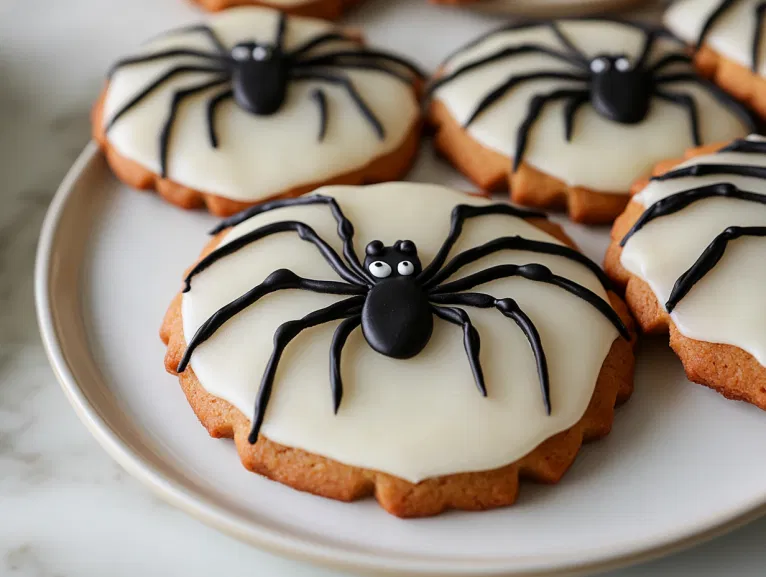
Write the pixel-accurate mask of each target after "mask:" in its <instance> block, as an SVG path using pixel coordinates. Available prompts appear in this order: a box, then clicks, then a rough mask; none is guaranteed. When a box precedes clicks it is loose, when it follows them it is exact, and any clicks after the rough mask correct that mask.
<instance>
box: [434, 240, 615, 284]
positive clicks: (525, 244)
mask: <svg viewBox="0 0 766 577" xmlns="http://www.w3.org/2000/svg"><path fill="white" fill-rule="evenodd" d="M502 250H515V251H527V252H535V253H539V254H550V255H555V256H561V257H564V258H567V259H569V260H571V261H574V262H577V263H579V264H582V265H584V266H585V267H586V268H587V269H588V270H590V271H591V272H592V273H593V274H594V275H596V277H598V280H599V281H600V282H601V284H602V285H603V286H604V288H606V289H610V288H611V286H612V282H611V281H610V280H609V277H607V276H606V274H605V273H604V271H603V270H601V267H599V266H598V265H597V264H596V263H595V262H593V261H592V260H590V259H589V258H588V257H587V256H585V255H584V254H582V253H581V252H578V251H576V250H575V249H573V248H570V247H568V246H566V245H564V244H557V243H553V242H546V241H544V240H531V239H528V238H524V237H522V236H518V235H517V236H504V237H500V238H496V239H494V240H491V241H489V242H487V243H485V244H482V245H480V246H477V247H475V248H471V249H468V250H466V251H464V252H461V253H459V254H457V255H455V257H454V258H452V260H450V261H449V262H448V263H447V264H446V265H445V266H444V268H442V269H441V270H439V271H438V272H437V273H436V274H435V275H434V276H433V277H431V279H430V280H428V282H426V283H424V284H423V288H425V289H426V290H429V289H430V288H431V287H434V286H437V285H438V284H439V283H440V282H442V281H443V280H445V279H447V278H449V277H450V276H452V275H453V274H455V273H456V272H457V271H458V270H460V269H461V268H463V267H464V266H466V265H468V264H471V263H473V262H476V261H478V260H480V259H482V258H484V257H485V256H489V255H491V254H494V253H496V252H500V251H502Z"/></svg>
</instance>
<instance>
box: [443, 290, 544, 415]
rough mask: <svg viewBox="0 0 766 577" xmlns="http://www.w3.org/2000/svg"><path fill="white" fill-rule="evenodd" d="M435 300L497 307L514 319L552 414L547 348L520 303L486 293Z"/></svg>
mask: <svg viewBox="0 0 766 577" xmlns="http://www.w3.org/2000/svg"><path fill="white" fill-rule="evenodd" d="M432 300H433V301H434V302H438V303H442V304H450V305H452V304H455V305H463V306H469V307H477V308H482V309H488V308H493V307H494V308H496V309H497V310H499V311H500V312H501V313H502V314H503V316H505V317H506V318H509V319H512V320H513V321H514V322H515V323H516V324H517V325H518V327H519V328H520V329H521V330H522V332H523V333H524V336H525V337H527V340H528V341H529V345H530V346H531V347H532V353H533V354H534V355H535V364H536V365H537V376H538V378H539V379H540V389H541V391H542V395H543V403H544V404H545V410H546V412H547V413H548V414H549V415H550V414H551V399H550V396H551V395H550V391H551V387H550V378H549V376H548V361H547V359H546V358H545V350H544V349H543V343H542V341H541V340H540V333H539V332H538V331H537V327H536V326H535V323H533V322H532V319H530V318H529V317H528V316H527V314H526V313H525V312H524V311H522V310H521V307H519V305H518V303H517V302H516V301H515V300H513V299H510V298H504V299H496V298H495V297H493V296H492V295H488V294H484V293H460V294H454V293H448V294H441V295H434V296H433V297H432Z"/></svg>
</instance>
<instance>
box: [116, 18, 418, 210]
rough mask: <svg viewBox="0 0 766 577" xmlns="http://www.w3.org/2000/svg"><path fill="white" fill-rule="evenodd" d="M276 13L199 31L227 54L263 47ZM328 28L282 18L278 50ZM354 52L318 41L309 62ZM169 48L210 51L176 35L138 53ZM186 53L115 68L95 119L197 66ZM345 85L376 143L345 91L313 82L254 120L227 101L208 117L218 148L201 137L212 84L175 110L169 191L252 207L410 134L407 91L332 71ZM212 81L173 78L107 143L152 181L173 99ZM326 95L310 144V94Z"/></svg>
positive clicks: (203, 43)
mask: <svg viewBox="0 0 766 577" xmlns="http://www.w3.org/2000/svg"><path fill="white" fill-rule="evenodd" d="M277 22H278V12H276V11H274V10H270V9H265V8H254V7H247V8H234V9H230V10H226V11H224V12H221V13H217V14H215V15H213V16H211V17H210V20H209V25H210V27H211V28H212V29H213V30H214V31H215V33H216V34H217V35H218V37H219V38H220V39H221V40H222V42H223V44H224V46H225V47H226V48H227V49H230V48H231V47H232V46H234V45H236V44H238V43H240V42H250V41H255V42H260V43H270V42H273V41H274V39H275V34H276V30H277ZM336 30H337V28H334V27H333V26H332V25H331V24H329V23H326V22H323V21H320V20H312V19H306V18H299V17H290V18H289V19H288V24H287V33H286V37H285V49H286V50H292V49H295V48H296V47H298V46H300V45H302V44H303V43H304V42H306V41H309V40H311V39H312V38H315V37H317V36H319V35H321V34H324V33H327V32H331V31H336ZM355 47H357V48H358V45H357V44H356V43H353V42H350V41H338V42H333V43H329V44H323V45H322V47H320V48H317V49H315V50H314V51H312V52H311V53H310V54H309V55H311V56H315V55H321V54H326V53H328V52H330V51H334V50H338V49H344V50H348V49H349V48H355ZM170 49H192V50H204V51H208V52H210V51H212V50H214V46H213V44H212V42H211V40H210V39H209V38H208V37H207V36H205V35H204V34H201V33H200V32H198V31H196V32H195V31H191V30H187V31H178V32H174V33H171V34H169V35H167V36H163V37H160V38H156V39H154V40H152V41H150V42H148V43H147V44H146V45H145V46H144V47H143V48H142V49H141V51H140V52H139V53H138V54H136V56H140V55H143V54H148V53H152V52H156V51H159V50H170ZM209 63H210V61H209V60H206V59H203V58H199V57H196V56H177V57H172V58H167V59H163V60H156V61H151V62H143V63H139V64H133V65H130V66H125V67H122V68H119V69H118V70H117V71H116V72H115V74H114V75H113V76H112V78H111V80H110V83H109V88H108V91H107V94H106V100H105V105H104V121H105V123H108V122H109V120H110V119H111V118H112V117H113V115H114V114H115V113H116V112H117V111H118V110H120V109H121V108H122V107H123V106H124V105H125V104H126V103H128V102H129V101H130V100H131V99H132V98H134V97H135V96H136V95H137V94H139V93H140V92H141V91H142V90H143V89H144V88H145V87H147V86H148V85H149V84H151V83H152V82H153V81H154V80H156V79H157V78H159V77H160V76H162V75H163V74H164V73H166V72H167V71H169V70H170V69H171V68H174V67H176V66H179V65H191V66H205V65H209ZM332 70H333V71H336V73H337V74H343V75H346V76H348V78H349V79H350V80H351V82H352V83H353V85H354V87H355V88H356V90H357V91H358V92H359V94H360V96H361V97H362V98H363V100H364V101H365V102H366V103H367V105H368V106H369V108H370V109H371V110H372V111H373V112H374V114H375V116H376V117H377V118H378V119H380V122H381V124H382V125H383V127H384V128H385V137H384V138H382V139H381V138H380V135H379V133H378V132H376V130H375V129H374V127H372V126H371V125H370V123H369V122H368V120H367V119H365V116H364V115H363V114H362V113H361V112H360V110H359V108H358V106H357V105H356V104H355V103H354V102H353V100H352V99H351V97H350V96H349V94H348V93H347V92H346V91H345V90H344V89H343V88H342V87H341V86H338V85H333V84H330V83H326V82H319V81H317V80H306V81H300V82H291V83H290V85H289V88H288V92H287V98H286V100H285V102H284V104H283V105H282V107H281V108H280V109H279V111H278V113H276V114H274V115H271V116H257V115H254V114H251V113H249V112H247V111H245V110H243V109H241V108H240V107H238V106H237V104H236V103H235V102H234V101H233V100H231V99H230V100H227V101H226V102H222V103H221V104H220V106H218V108H217V111H216V115H215V117H216V132H217V137H218V146H217V148H214V147H212V146H211V145H210V142H209V139H208V123H207V104H208V101H209V100H210V99H211V98H212V97H214V96H215V95H216V94H217V93H219V92H220V86H219V87H215V88H211V89H210V90H206V91H202V92H200V93H198V94H195V95H193V96H189V97H188V98H186V99H185V100H184V101H183V105H182V106H181V107H180V108H179V110H178V113H177V117H176V121H175V124H174V125H173V131H172V137H171V141H170V145H169V153H168V158H167V167H168V169H167V175H168V177H169V178H170V179H171V180H173V181H175V182H178V183H179V184H182V185H185V186H189V187H191V188H194V189H197V190H201V191H203V192H208V193H212V194H216V195H219V196H223V197H226V198H231V199H234V200H241V201H257V200H260V199H262V198H266V197H269V196H273V195H275V194H278V193H280V192H284V191H286V190H288V189H291V188H294V187H297V186H301V185H306V184H310V183H314V182H318V181H321V180H326V179H329V178H331V177H333V176H338V175H340V174H343V173H346V172H350V171H353V170H358V169H360V168H362V167H364V166H365V165H366V164H368V163H369V162H371V161H372V160H374V159H376V158H378V157H380V156H383V155H385V154H387V153H390V152H392V151H394V150H395V149H396V148H397V147H398V146H400V145H401V143H402V142H403V140H404V139H405V138H406V137H407V136H408V135H409V133H410V131H411V130H412V129H413V126H414V124H415V122H417V119H418V116H419V105H418V102H417V100H416V98H415V95H414V93H413V91H412V89H411V88H410V86H409V85H408V84H407V83H405V82H402V81H401V80H400V79H398V78H395V77H393V76H391V75H390V74H386V73H384V72H380V71H376V70H361V69H357V68H353V69H351V68H345V67H344V68H333V69H332ZM211 78H215V76H213V75H211V74H210V73H200V72H189V73H184V74H181V75H179V76H176V77H174V78H172V79H170V80H169V81H167V82H166V83H164V84H163V85H162V86H160V87H159V88H158V89H157V90H155V91H154V92H152V93H151V94H150V95H149V96H148V97H147V98H145V99H144V100H143V101H141V102H140V103H139V104H138V105H136V106H135V107H134V108H132V109H131V110H129V111H128V112H127V113H126V114H125V115H124V117H123V118H121V119H120V120H119V121H118V122H116V123H115V124H114V125H113V126H112V127H111V128H110V130H109V131H108V133H107V137H108V139H109V142H110V143H111V145H112V146H114V147H115V149H116V150H117V151H118V152H119V153H120V154H121V155H122V156H125V157H127V158H129V159H131V160H133V161H135V162H137V163H139V164H141V165H142V166H144V167H146V168H148V169H149V170H151V171H152V172H155V173H158V174H160V173H161V172H162V170H161V168H162V167H161V163H160V149H161V146H160V134H161V132H162V129H163V126H164V124H165V121H166V119H167V116H168V111H169V109H170V104H171V101H172V98H173V94H174V93H175V92H176V91H178V90H180V89H181V90H182V89H185V88H189V87H191V86H196V85H199V84H201V83H204V82H205V81H206V80H210V79H211ZM318 88H321V89H322V91H324V92H325V93H326V102H325V105H326V110H327V117H326V120H327V124H326V126H324V134H323V137H322V138H321V139H320V138H318V135H319V134H320V129H321V128H322V124H323V122H322V121H323V118H322V117H323V115H322V114H321V113H320V107H318V105H317V101H316V97H315V96H314V95H315V91H316V90H317V89H318Z"/></svg>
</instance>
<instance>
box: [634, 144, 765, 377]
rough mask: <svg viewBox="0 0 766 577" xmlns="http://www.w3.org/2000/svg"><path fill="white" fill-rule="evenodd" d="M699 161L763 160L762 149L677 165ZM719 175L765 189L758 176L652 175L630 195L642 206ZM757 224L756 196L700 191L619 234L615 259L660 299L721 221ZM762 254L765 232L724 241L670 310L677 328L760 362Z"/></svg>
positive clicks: (761, 211)
mask: <svg viewBox="0 0 766 577" xmlns="http://www.w3.org/2000/svg"><path fill="white" fill-rule="evenodd" d="M750 140H755V141H760V142H764V141H766V139H764V138H763V137H750ZM699 164H738V165H745V166H757V167H766V155H764V154H758V153H752V152H751V153H744V152H720V153H717V154H711V155H706V156H700V157H697V158H693V159H691V160H689V161H687V162H685V163H683V164H682V165H680V167H685V166H694V165H699ZM721 182H726V183H731V184H734V185H735V186H736V187H738V188H740V189H742V190H746V191H750V192H753V193H757V194H760V195H764V194H766V180H765V179H763V178H753V177H749V176H739V175H720V174H719V175H710V176H685V177H681V178H678V179H672V180H664V181H660V180H654V181H652V182H651V183H650V184H649V185H648V186H647V187H646V188H644V190H643V191H641V193H639V194H638V195H636V196H635V197H634V200H635V201H637V202H639V203H641V204H642V205H643V206H644V207H649V206H651V205H652V204H653V203H654V202H656V201H658V200H660V199H663V198H666V197H668V196H669V195H671V194H674V193H678V192H681V191H684V190H688V189H692V188H696V187H700V186H705V185H711V184H717V183H721ZM764 225H766V205H764V204H760V203H755V202H746V201H744V200H739V199H732V198H707V199H704V200H700V201H698V202H695V203H693V204H691V205H689V206H688V207H686V208H684V209H683V210H681V211H679V212H676V213H675V214H671V215H668V216H663V217H660V218H657V219H655V220H652V221H651V222H649V223H648V224H647V225H646V226H645V227H644V228H642V229H641V230H640V231H638V232H637V233H636V234H635V235H634V236H632V237H631V238H630V239H629V240H628V241H627V243H626V244H625V247H624V249H623V252H622V256H621V262H622V265H623V266H624V267H625V268H626V269H627V270H629V271H630V272H632V273H633V274H635V275H637V276H638V277H640V278H642V279H643V280H644V281H646V282H647V283H648V284H649V286H650V287H651V289H652V291H654V294H655V295H656V296H657V298H658V299H659V301H660V302H661V303H665V302H667V300H668V298H669V297H670V294H671V291H672V289H673V286H674V284H675V282H676V280H677V279H678V278H679V277H680V276H681V275H682V274H683V273H684V272H685V271H686V270H688V269H689V268H690V267H691V266H692V265H693V264H694V263H695V261H696V260H697V259H698V258H699V257H700V255H701V254H702V253H703V251H704V250H705V248H706V247H707V246H708V245H709V244H710V243H711V241H713V240H714V239H715V237H716V236H718V235H719V234H721V233H722V232H723V231H724V230H725V229H726V228H728V227H730V226H764ZM668 247H672V250H668ZM764 256H766V239H763V238H738V239H736V240H732V241H731V242H729V244H728V246H727V247H726V250H725V253H724V255H723V257H722V258H721V260H720V261H719V262H718V263H717V264H716V265H715V266H714V267H713V268H712V270H710V272H708V273H707V274H706V275H705V276H704V278H702V279H701V280H700V281H699V282H698V283H697V284H695V285H694V286H693V287H692V288H691V290H690V291H689V293H688V294H687V295H686V296H685V297H684V298H683V299H682V300H681V301H680V302H679V303H678V304H677V305H676V306H675V308H674V309H673V311H672V312H671V317H672V319H673V321H674V322H675V324H676V326H677V327H678V330H679V331H680V332H681V334H683V335H685V336H687V337H690V338H692V339H697V340H701V341H707V342H712V343H722V344H728V345H734V346H736V347H739V348H741V349H744V350H745V351H747V352H748V353H750V354H752V355H753V356H754V357H755V358H756V359H757V360H758V362H759V363H761V364H762V365H765V366H766V303H764V301H763V299H761V298H759V297H760V294H761V292H762V288H763V286H764V284H763V283H766V267H764V266H763V262H764Z"/></svg>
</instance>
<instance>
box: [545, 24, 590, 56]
mask: <svg viewBox="0 0 766 577" xmlns="http://www.w3.org/2000/svg"><path fill="white" fill-rule="evenodd" d="M548 26H549V27H550V29H551V30H552V31H553V33H554V34H555V35H556V38H558V39H559V42H561V43H562V44H563V45H564V46H565V47H566V49H567V50H569V51H570V52H571V53H572V54H575V55H576V56H577V58H578V59H579V60H581V61H582V62H588V57H587V56H586V55H585V53H584V52H583V51H582V50H580V49H579V48H578V47H577V46H575V45H574V43H573V42H572V41H571V40H570V39H569V38H567V36H566V34H564V33H563V32H562V31H561V28H559V26H558V24H557V23H556V22H555V21H554V20H551V21H550V22H548Z"/></svg>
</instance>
